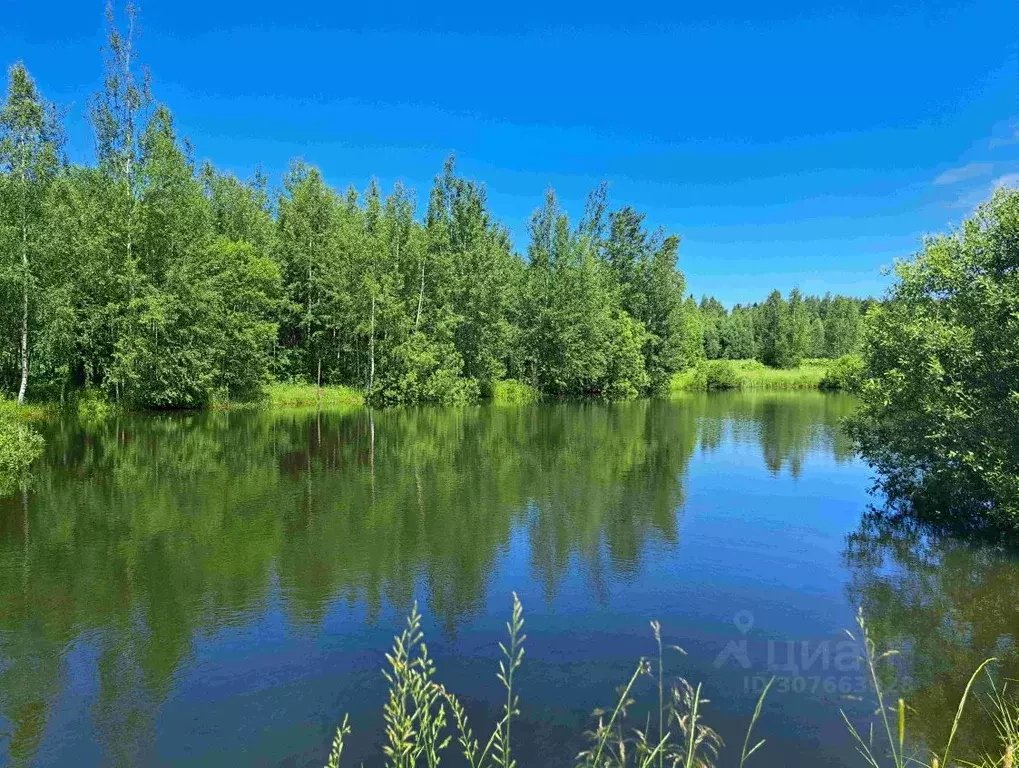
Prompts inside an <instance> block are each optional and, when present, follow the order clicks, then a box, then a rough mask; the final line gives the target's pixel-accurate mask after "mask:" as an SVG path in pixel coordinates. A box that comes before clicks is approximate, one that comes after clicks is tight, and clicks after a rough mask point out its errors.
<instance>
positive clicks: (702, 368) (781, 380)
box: [669, 358, 832, 393]
mask: <svg viewBox="0 0 1019 768" xmlns="http://www.w3.org/2000/svg"><path fill="white" fill-rule="evenodd" d="M831 362H832V361H830V360H825V359H821V358H816V359H814V358H811V359H805V360H803V362H801V363H800V365H799V366H797V367H796V368H769V367H768V366H766V365H764V364H763V363H761V362H758V361H757V360H706V361H703V362H701V363H699V364H698V365H696V366H694V367H693V368H688V369H687V370H685V371H680V372H679V373H676V374H673V376H672V380H671V382H670V387H669V389H670V391H671V392H674V393H675V392H690V391H697V390H705V389H819V388H820V386H821V382H822V381H823V380H824V378H825V373H826V372H827V370H828V368H829V367H830V365H831Z"/></svg>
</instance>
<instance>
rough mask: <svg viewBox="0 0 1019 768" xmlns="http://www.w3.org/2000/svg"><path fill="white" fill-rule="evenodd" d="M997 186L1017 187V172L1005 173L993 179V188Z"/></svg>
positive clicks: (1018, 174) (1018, 175)
mask: <svg viewBox="0 0 1019 768" xmlns="http://www.w3.org/2000/svg"><path fill="white" fill-rule="evenodd" d="M998 187H1019V173H1006V174H1005V175H1004V176H999V177H998V178H996V179H995V180H994V188H995V189H997V188H998Z"/></svg>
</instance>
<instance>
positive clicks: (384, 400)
mask: <svg viewBox="0 0 1019 768" xmlns="http://www.w3.org/2000/svg"><path fill="white" fill-rule="evenodd" d="M127 16H128V28H127V29H128V31H127V32H126V33H125V32H122V31H120V30H119V29H118V27H117V25H116V23H115V20H114V17H113V13H112V11H110V12H109V35H108V40H107V43H106V46H105V48H104V56H103V61H102V66H103V69H102V71H103V78H102V87H101V89H100V90H99V91H98V92H97V93H96V94H94V96H93V98H92V99H91V100H90V102H89V105H88V107H89V109H88V115H89V119H90V122H91V126H92V129H93V133H94V138H95V152H94V158H93V160H92V162H90V163H74V162H70V161H69V159H68V147H67V146H66V141H65V137H64V130H63V126H62V117H63V115H62V112H61V110H60V109H59V108H58V107H57V106H55V105H54V104H52V103H50V102H48V101H47V100H46V99H45V98H44V97H43V95H42V93H41V91H40V88H39V87H38V86H37V84H36V83H35V81H34V80H33V79H32V77H31V76H30V74H29V72H28V70H27V69H26V67H25V66H24V65H23V64H21V63H15V64H14V65H13V66H11V68H10V70H9V74H8V83H7V90H6V94H5V96H4V100H3V103H2V106H0V399H2V400H12V401H13V400H16V401H17V402H18V403H19V404H21V403H25V402H29V403H39V404H54V403H68V402H75V401H77V402H78V404H79V406H80V405H81V403H82V402H85V403H90V404H92V406H90V407H93V406H95V404H97V403H98V404H99V406H100V407H106V406H105V404H106V403H113V404H116V405H117V406H121V407H126V408H130V409H173V408H202V407H209V406H216V407H222V406H226V405H229V404H231V403H242V402H265V401H266V398H268V400H269V402H270V403H279V402H280V398H276V399H275V400H274V399H273V398H272V397H271V394H267V391H271V388H272V387H273V386H274V385H294V386H295V389H294V392H295V393H296V394H293V395H292V397H291V398H290V399H294V400H298V401H300V400H301V399H302V395H301V394H300V387H301V386H304V387H306V388H308V387H312V388H316V392H317V393H318V394H317V395H316V397H317V398H319V403H320V404H321V397H322V388H323V387H330V388H333V389H334V390H336V391H337V392H338V395H337V396H336V398H335V399H336V400H338V401H345V402H351V403H361V402H367V403H368V404H369V405H373V406H389V405H404V404H416V403H438V404H447V405H461V404H465V403H470V402H473V401H476V400H478V399H480V398H484V397H489V396H492V395H497V396H500V397H501V396H505V397H504V399H508V400H518V401H529V400H533V399H536V398H537V397H546V398H548V399H553V400H554V399H563V398H583V397H591V398H601V399H606V400H620V399H628V398H634V397H639V396H651V395H657V394H670V393H675V392H679V391H681V390H684V389H724V388H755V387H786V388H797V387H798V388H804V387H818V386H819V387H821V388H831V389H852V390H855V391H857V392H858V393H859V395H860V398H861V400H862V402H863V408H862V409H861V411H860V414H859V417H858V418H856V419H855V421H853V422H852V423H851V424H850V425H849V427H850V429H851V432H852V435H853V437H854V439H855V441H856V444H857V446H858V448H859V449H860V451H861V453H862V454H863V456H864V457H865V458H866V459H867V460H868V461H869V462H870V463H871V464H872V466H873V467H874V468H875V469H876V470H877V472H878V475H879V479H880V480H881V483H882V484H883V486H884V487H885V490H887V491H888V492H889V497H890V498H891V499H893V500H896V499H901V500H905V501H906V502H907V503H910V504H914V503H915V502H917V501H919V500H922V499H925V498H930V499H933V500H934V501H933V502H932V503H928V504H926V506H928V507H930V508H931V509H932V510H933V512H932V513H931V516H933V517H935V518H939V519H950V520H955V519H956V518H957V517H958V516H959V513H960V511H962V512H965V515H964V517H965V518H966V519H971V518H975V519H977V520H985V519H987V518H988V517H991V518H994V519H996V520H997V521H998V522H1005V523H1006V524H1007V525H1009V526H1011V525H1012V521H1013V520H1014V519H1015V516H1016V514H1017V512H1016V510H1017V508H1019V507H1017V506H1016V502H1015V499H1017V498H1019V486H1017V478H1019V469H1017V467H1016V456H1017V451H1016V446H1015V435H1016V434H1019V430H1016V428H1015V424H1016V423H1017V421H1016V419H1017V416H1016V409H1017V407H1019V395H1017V393H1016V389H1015V382H1016V380H1017V376H1016V372H1015V369H1016V365H1017V363H1016V360H1017V359H1019V353H1017V351H1016V349H1015V345H1016V339H1017V338H1019V332H1017V330H1016V323H1017V319H1016V318H1017V317H1019V299H1017V293H1016V291H1017V288H1016V285H1015V281H1016V260H1017V258H1019V254H1017V249H1016V246H1015V243H1016V239H1015V231H1016V228H1017V226H1019V223H1017V221H1019V217H1017V215H1016V211H1017V210H1019V193H1017V192H1016V191H1014V190H1008V189H1002V190H999V192H997V193H996V194H995V195H994V196H993V197H992V198H991V199H990V200H989V201H987V202H986V203H985V204H984V205H983V206H981V207H980V209H978V211H977V212H976V213H975V215H974V216H973V217H972V218H971V219H969V220H968V221H966V222H965V223H964V225H963V226H962V228H961V229H959V230H958V231H955V232H952V233H950V234H947V235H940V236H932V237H929V238H927V239H926V240H925V241H924V242H923V243H922V248H921V250H920V251H919V252H918V253H917V254H916V255H915V257H914V258H913V259H912V260H904V261H902V262H900V263H899V264H898V265H897V266H896V271H895V277H896V282H895V283H894V285H893V286H892V288H891V289H890V290H889V291H888V293H887V295H886V296H884V297H882V298H881V299H880V300H879V301H878V300H873V299H860V298H850V297H845V296H831V295H825V296H823V297H819V296H809V295H803V294H801V292H800V291H799V290H797V289H793V290H792V291H790V292H789V293H788V294H787V295H783V294H782V293H781V292H780V291H777V290H776V291H773V292H772V293H771V294H770V295H768V296H767V297H762V301H760V302H758V303H754V304H752V305H746V306H741V305H737V306H734V307H732V308H731V309H730V308H727V307H725V306H724V305H723V304H722V303H721V302H720V301H718V300H717V299H715V298H712V297H710V296H705V297H703V298H702V299H701V300H700V301H697V300H696V299H695V298H694V295H693V293H692V292H691V291H690V290H689V288H688V286H687V284H686V280H685V277H684V275H683V272H682V271H681V269H680V268H679V247H680V237H679V235H678V234H675V233H670V232H667V231H665V230H664V229H661V228H654V227H653V226H652V225H651V224H650V223H649V222H648V221H647V218H646V216H645V214H643V213H641V212H640V211H638V210H636V209H634V208H633V207H631V206H628V205H623V206H621V207H613V206H612V205H611V203H610V200H609V194H608V185H607V184H605V183H603V184H601V185H599V186H598V187H597V188H596V189H594V190H593V191H591V193H590V194H589V196H588V198H587V201H586V204H585V206H584V210H583V212H582V214H581V215H580V216H579V217H573V218H571V217H570V216H568V215H567V213H566V211H564V210H563V208H562V206H561V205H560V203H559V201H558V200H557V198H556V195H555V192H554V191H553V190H552V189H551V188H550V189H548V190H547V192H546V194H545V197H544V200H542V201H541V202H540V204H539V205H538V206H537V208H536V209H535V211H534V213H533V215H532V217H531V219H530V222H529V227H528V231H529V237H528V242H527V243H526V247H525V248H523V249H518V248H517V247H516V246H515V245H514V243H513V242H512V240H511V238H510V234H509V230H508V229H507V227H506V226H504V225H503V224H501V223H499V222H498V221H497V220H496V218H495V216H494V214H493V213H492V211H491V210H490V208H489V205H488V202H487V196H486V190H485V187H484V185H483V184H481V183H480V182H478V181H475V180H472V179H468V178H464V177H462V176H461V175H459V174H458V172H457V167H456V163H455V160H454V158H453V157H452V156H451V157H449V159H448V160H447V161H446V162H445V165H444V166H443V168H442V169H441V172H440V173H438V174H437V175H436V177H435V180H434V183H433V185H432V187H431V189H430V190H429V192H428V197H427V203H426V204H425V205H424V206H423V207H419V206H418V204H417V200H416V195H415V193H414V192H413V191H412V190H410V189H408V188H407V187H405V186H403V185H402V184H400V183H397V184H396V185H395V187H394V188H393V189H391V190H389V191H388V192H386V191H383V190H382V189H381V188H380V185H379V184H378V182H377V181H375V180H371V181H369V183H368V185H367V188H366V189H364V190H363V191H359V190H357V189H355V188H353V187H350V188H348V189H346V190H337V189H334V188H332V187H331V186H330V185H329V184H328V183H327V181H326V178H325V176H324V175H323V172H322V171H321V170H319V169H318V168H316V167H315V166H313V165H310V164H309V163H308V162H306V161H304V160H300V159H298V160H294V161H292V163H291V164H290V167H289V170H288V171H287V172H286V174H285V175H284V177H283V179H282V182H281V184H280V186H279V187H278V188H271V187H270V184H269V180H268V178H267V176H266V174H264V173H261V172H257V173H255V175H254V176H253V178H251V179H248V180H241V179H238V178H237V177H236V176H235V175H233V174H231V173H229V172H223V171H220V170H217V169H216V168H215V167H214V166H213V165H212V164H211V163H209V162H207V161H206V162H199V161H198V160H197V159H196V150H195V148H194V147H192V146H191V144H190V143H189V142H188V141H187V140H186V139H184V138H182V137H180V136H179V135H178V133H177V130H176V128H175V126H174V120H173V116H172V114H171V112H170V110H169V108H168V107H167V106H166V105H165V104H163V103H161V102H159V101H158V100H157V99H156V97H155V96H154V95H153V89H152V85H151V82H152V81H151V77H150V75H149V73H148V71H147V70H146V69H145V68H144V66H142V64H141V63H140V62H139V61H138V59H137V47H136V44H135V42H136V41H135V40H134V39H133V30H134V28H135V26H134V25H135V18H134V10H133V9H132V8H130V7H129V8H128V13H127ZM97 64H98V63H97ZM97 70H98V66H97ZM819 358H822V359H825V362H824V363H820V362H818V359H819ZM719 360H732V361H737V362H733V363H726V362H715V361H719ZM827 361H833V362H827ZM801 363H804V364H803V366H802V367H801ZM792 369H796V370H792ZM783 370H784V372H783ZM500 393H501V394H500ZM83 395H84V397H83ZM303 397H304V400H307V398H306V396H303ZM287 399H288V397H287V396H284V397H283V398H282V400H284V401H285V400H287ZM5 414H6V415H5ZM0 417H2V419H3V422H4V440H3V443H2V445H0V467H2V468H3V474H4V475H5V476H9V477H15V476H17V475H19V473H20V472H21V471H23V470H24V468H25V467H26V466H27V465H28V463H30V462H31V461H32V459H33V458H34V457H35V456H36V455H37V454H38V451H39V441H38V436H37V435H36V434H35V433H34V432H33V431H32V430H31V429H30V428H29V427H27V426H26V425H24V424H19V423H16V422H17V420H16V419H15V420H12V419H11V412H10V408H9V407H8V406H4V407H3V408H0ZM914 505H915V504H914Z"/></svg>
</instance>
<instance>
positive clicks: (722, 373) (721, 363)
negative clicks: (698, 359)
mask: <svg viewBox="0 0 1019 768" xmlns="http://www.w3.org/2000/svg"><path fill="white" fill-rule="evenodd" d="M702 365H703V366H704V386H705V387H706V388H707V389H739V388H740V387H741V386H742V385H743V381H742V378H741V377H740V374H739V371H738V370H736V366H735V365H733V364H732V363H731V362H730V361H729V360H709V361H708V362H706V363H702Z"/></svg>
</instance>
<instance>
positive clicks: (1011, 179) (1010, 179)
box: [948, 172, 1019, 211]
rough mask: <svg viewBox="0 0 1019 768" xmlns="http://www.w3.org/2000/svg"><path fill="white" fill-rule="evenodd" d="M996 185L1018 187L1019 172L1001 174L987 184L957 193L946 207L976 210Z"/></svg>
mask: <svg viewBox="0 0 1019 768" xmlns="http://www.w3.org/2000/svg"><path fill="white" fill-rule="evenodd" d="M998 187H1019V172H1017V173H1005V174H1002V175H1001V176H999V177H998V178H996V179H995V180H994V181H992V182H991V183H990V185H988V186H984V185H983V184H981V185H979V186H976V187H973V188H972V189H969V190H967V191H966V192H963V193H962V194H961V195H959V197H957V198H956V199H955V201H954V202H951V203H949V204H948V207H949V208H966V209H968V210H970V211H973V210H976V208H977V206H979V205H980V203H982V202H984V200H986V199H987V198H989V197H990V196H991V194H993V192H994V190H996V189H997V188H998Z"/></svg>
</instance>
